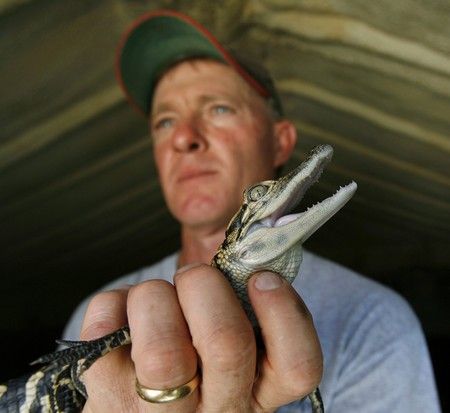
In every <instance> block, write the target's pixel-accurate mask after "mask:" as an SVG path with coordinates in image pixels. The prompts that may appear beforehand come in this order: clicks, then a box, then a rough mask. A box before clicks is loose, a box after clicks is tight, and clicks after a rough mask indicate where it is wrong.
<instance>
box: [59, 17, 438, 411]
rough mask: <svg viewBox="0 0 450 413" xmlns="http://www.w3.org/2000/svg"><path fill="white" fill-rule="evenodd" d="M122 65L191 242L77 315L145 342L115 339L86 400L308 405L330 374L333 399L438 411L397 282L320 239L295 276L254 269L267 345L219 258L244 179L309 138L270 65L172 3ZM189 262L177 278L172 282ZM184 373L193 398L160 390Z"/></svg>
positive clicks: (172, 205)
mask: <svg viewBox="0 0 450 413" xmlns="http://www.w3.org/2000/svg"><path fill="white" fill-rule="evenodd" d="M118 76H119V79H120V81H121V83H122V86H123V88H124V90H125V92H126V94H127V96H128V98H129V100H130V101H131V102H132V103H133V104H134V105H135V106H137V107H138V108H139V109H140V110H141V111H142V112H143V113H144V114H145V115H146V116H148V119H149V129H150V135H151V138H152V140H153V144H154V156H155V162H156V166H157V170H158V173H159V178H160V181H161V185H162V188H163V192H164V196H165V199H166V202H167V205H168V207H169V209H170V211H171V213H172V214H173V215H174V216H175V217H176V218H177V219H178V221H179V222H180V225H181V250H180V252H179V253H177V254H174V255H171V256H169V257H167V258H166V259H164V260H162V261H161V262H159V263H157V264H155V265H153V266H151V267H148V268H144V269H142V270H141V271H138V272H136V273H134V274H130V275H128V276H125V277H122V278H121V279H119V280H116V281H115V282H114V283H112V284H110V285H108V286H107V287H105V289H104V292H101V293H99V294H97V295H96V296H95V297H94V298H93V299H92V300H87V301H86V302H85V303H83V304H82V305H81V306H80V308H79V309H78V310H77V312H76V313H75V315H74V317H73V318H72V320H71V322H70V323H69V325H68V327H67V329H66V333H65V338H69V339H77V338H78V337H80V336H81V338H82V339H93V338H96V337H99V336H102V335H104V334H107V333H109V332H111V331H113V330H115V329H117V328H119V327H120V326H122V325H124V324H129V326H130V331H131V336H132V341H133V345H132V348H131V351H130V350H129V349H126V348H124V349H120V350H116V351H113V352H112V353H110V354H108V355H107V356H105V357H104V358H102V359H100V360H98V361H97V362H96V363H94V365H93V366H92V367H91V369H89V370H88V371H87V372H86V373H85V382H86V388H87V391H88V394H89V398H88V400H87V403H86V406H85V411H87V412H103V411H113V412H116V411H117V412H128V411H146V412H147V411H148V412H162V411H170V412H191V411H192V412H194V411H202V412H270V411H275V410H276V409H278V408H280V409H279V411H280V412H289V411H295V412H306V411H310V406H309V405H308V404H307V402H302V401H299V399H301V398H303V397H304V396H306V395H307V394H308V393H310V392H311V391H312V390H313V389H314V388H315V387H316V386H317V385H318V383H319V381H320V379H321V376H322V373H323V378H322V381H321V384H320V387H321V390H322V394H323V398H324V404H325V406H326V409H327V412H329V413H333V412H336V413H337V412H345V413H348V412H366V413H371V412H424V411H427V412H437V411H439V405H438V401H437V395H436V391H435V387H434V379H433V374H432V370H431V366H430V361H429V357H428V354H427V349H426V345H425V342H424V338H423V334H422V332H421V330H420V326H419V324H418V322H417V319H416V318H415V316H414V315H413V314H412V312H411V310H410V309H409V307H408V306H407V305H406V304H405V302H404V301H403V300H402V299H400V298H399V297H398V296H397V295H396V294H394V293H393V292H391V291H389V290H387V289H385V288H383V287H381V286H379V285H377V284H375V283H374V282H371V281H369V280H367V279H364V278H363V277H360V276H358V275H356V274H354V273H352V272H351V271H349V270H347V269H344V268H342V267H340V266H338V265H336V264H334V263H331V262H328V261H326V260H323V259H321V258H319V257H317V256H315V255H313V254H310V253H307V252H306V253H305V255H304V262H303V264H302V267H301V276H299V277H297V279H296V280H295V282H294V285H293V287H294V288H292V287H291V286H289V285H288V284H287V283H286V282H285V281H283V280H281V279H280V278H279V277H278V276H277V275H276V274H272V273H261V274H255V275H254V276H253V277H252V278H251V280H250V282H249V286H248V288H249V296H250V299H251V301H252V305H253V307H254V309H255V312H256V315H257V317H258V321H259V323H260V325H261V327H262V330H263V332H264V341H265V348H266V351H265V354H264V355H259V356H258V354H257V350H256V345H255V340H254V337H253V333H252V329H251V326H250V323H249V322H248V320H247V318H246V316H245V315H244V313H243V311H242V309H241V307H240V305H239V303H238V301H237V299H236V297H235V295H234V293H233V291H232V290H231V288H230V287H229V285H228V284H227V282H226V281H225V280H224V278H223V277H222V276H221V274H220V273H219V272H218V271H217V270H215V269H213V268H211V267H209V266H207V265H205V264H207V263H209V262H210V260H211V258H212V256H213V255H214V253H215V251H216V249H217V247H218V246H219V244H220V243H221V241H222V240H223V237H224V231H225V228H226V225H227V223H228V221H229V219H230V218H231V217H232V215H233V214H234V212H235V211H236V210H237V208H238V207H239V205H240V203H241V196H242V191H243V189H244V188H246V187H247V186H249V185H250V184H252V183H255V182H257V181H261V180H265V179H270V178H273V177H274V175H275V173H276V170H277V169H278V168H279V167H280V166H282V165H283V164H284V163H285V162H286V160H287V159H288V158H289V156H290V155H291V153H292V151H293V149H294V146H295V143H296V138H297V137H296V131H295V128H294V126H293V124H292V123H291V122H289V121H287V120H285V119H284V118H283V117H282V109H281V104H280V102H279V98H278V95H277V93H276V91H275V89H274V87H273V84H272V83H271V81H270V79H269V78H268V77H267V76H266V74H265V73H264V72H263V71H262V70H261V68H259V67H257V66H254V65H249V64H248V62H243V61H242V60H239V61H237V60H236V59H235V57H234V56H232V55H230V54H229V53H228V52H227V51H226V50H225V49H224V48H223V47H222V46H221V45H220V44H219V43H218V42H217V40H216V39H215V38H214V37H213V36H212V35H211V34H210V33H208V32H207V31H206V29H204V28H203V27H201V26H200V25H199V24H198V23H197V22H195V21H193V20H191V19H190V18H188V17H186V16H183V15H181V14H179V13H175V12H168V11H158V12H154V13H151V14H148V15H145V16H143V17H142V18H141V19H139V20H138V21H137V22H136V23H135V24H134V25H133V27H132V28H131V30H130V31H129V32H128V33H127V35H126V36H125V38H124V40H123V41H122V43H121V46H120V50H119V54H118ZM201 263H203V264H201ZM177 268H178V271H177ZM174 274H175V277H174V284H175V286H173V285H172V284H170V283H168V282H167V281H172V277H173V275H174ZM127 284H128V285H130V284H133V285H134V284H136V285H135V286H133V287H129V286H126V285H127ZM295 290H297V291H300V292H301V296H302V298H303V299H304V300H305V302H306V305H307V307H308V308H309V311H310V312H311V314H312V318H311V317H310V314H309V312H308V309H307V308H306V306H305V304H304V303H303V301H302V300H301V299H300V297H299V296H298V295H297V293H296V292H295ZM88 301H90V303H89V306H88V307H87V303H88ZM86 308H87V309H86ZM312 319H314V324H313V322H312ZM316 332H317V333H316ZM317 335H318V337H319V339H320V344H321V346H322V351H323V358H322V353H321V348H320V345H319V342H318V340H317ZM322 361H323V362H324V368H323V370H322ZM199 369H200V370H201V375H202V377H201V383H200V385H198V383H199V380H197V378H196V374H197V371H199ZM255 372H256V375H255ZM135 379H136V380H137V381H136V386H137V390H138V391H139V392H140V393H141V394H143V397H144V398H146V399H147V400H146V401H145V400H141V399H140V398H138V397H137V396H136V392H135V387H134V382H135ZM191 379H192V380H191ZM182 386H184V387H183V388H184V389H187V393H189V394H188V395H187V396H186V397H183V398H179V399H178V396H176V397H175V399H176V400H174V401H171V402H169V403H167V404H155V403H151V401H152V397H153V396H152V394H153V393H154V392H156V393H158V394H162V393H164V394H166V393H167V391H166V390H165V389H168V388H177V389H179V388H181V387H182ZM152 389H153V390H154V392H153V393H152V391H151V390H152ZM282 406H284V407H282Z"/></svg>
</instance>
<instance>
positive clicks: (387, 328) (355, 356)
mask: <svg viewBox="0 0 450 413" xmlns="http://www.w3.org/2000/svg"><path fill="white" fill-rule="evenodd" d="M176 258H177V255H176V254H173V255H170V256H168V257H166V258H165V259H163V260H161V261H160V262H158V263H156V264H154V265H152V266H150V267H145V268H143V269H141V270H139V271H136V272H134V273H132V274H129V275H126V276H123V277H121V278H119V279H117V280H115V281H114V282H112V283H110V284H108V285H106V286H105V287H104V288H102V290H109V289H113V288H118V287H121V286H123V285H125V284H137V283H139V282H142V281H145V280H149V279H156V278H159V279H165V280H168V281H170V282H171V281H172V277H173V274H174V273H175V270H176ZM293 285H294V287H295V289H296V290H297V291H298V292H299V294H300V295H301V297H302V298H303V300H304V301H305V303H306V305H307V306H308V308H309V310H310V312H311V314H312V316H313V318H314V323H315V326H316V329H317V332H318V335H319V338H320V342H321V345H322V351H323V354H324V366H325V367H324V375H323V379H322V383H321V385H320V390H321V393H322V397H323V400H324V405H325V411H326V412H327V413H353V412H357V413H386V412H389V413H416V412H417V413H419V412H420V413H423V412H427V413H436V412H440V407H439V401H438V396H437V392H436V386H435V381H434V375H433V371H432V367H431V363H430V358H429V354H428V350H427V346H426V342H425V339H424V336H423V332H422V329H421V327H420V324H419V322H418V320H417V318H416V316H415V315H414V313H413V312H412V310H411V308H410V307H409V305H408V304H407V303H406V302H405V300H404V299H402V298H401V297H400V296H398V295H397V294H396V293H394V292H393V291H391V290H389V289H388V288H386V287H383V286H381V285H380V284H378V283H376V282H374V281H372V280H369V279H367V278H365V277H362V276H361V275H359V274H356V273H354V272H352V271H350V270H348V269H347V268H344V267H342V266H340V265H338V264H336V263H333V262H331V261H328V260H325V259H323V258H321V257H319V256H317V255H314V254H312V253H310V252H308V251H304V254H303V263H302V265H301V268H300V275H299V276H298V277H297V278H296V279H295V281H294V283H293ZM88 302H89V298H88V299H86V300H85V301H83V302H82V303H81V304H80V306H79V307H78V308H77V310H76V311H75V313H74V314H73V316H72V318H71V320H70V322H69V323H68V325H67V327H66V329H65V332H64V338H65V339H72V340H77V339H78V338H79V332H80V328H81V323H82V320H83V316H84V313H85V310H86V306H87V303H88ZM310 411H311V410H310V405H309V402H308V401H303V402H300V401H299V402H295V403H291V404H290V405H288V406H285V407H282V408H280V409H279V410H278V412H280V413H288V412H310Z"/></svg>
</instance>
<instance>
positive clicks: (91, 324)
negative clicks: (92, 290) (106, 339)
mask: <svg viewBox="0 0 450 413" xmlns="http://www.w3.org/2000/svg"><path fill="white" fill-rule="evenodd" d="M126 294H127V293H126V291H125V290H111V291H103V292H100V293H98V294H96V295H95V296H94V297H93V298H92V300H91V301H90V302H89V305H88V307H87V310H86V314H85V318H84V322H83V327H82V330H81V334H80V337H81V339H83V340H93V339H96V338H99V337H101V336H104V335H105V334H108V333H111V332H112V331H114V330H116V329H117V328H119V327H121V326H122V324H123V322H121V318H120V316H119V314H120V312H121V310H122V309H124V308H125V301H126ZM122 307H123V308H122Z"/></svg>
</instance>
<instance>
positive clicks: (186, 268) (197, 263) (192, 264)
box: [175, 262, 202, 275]
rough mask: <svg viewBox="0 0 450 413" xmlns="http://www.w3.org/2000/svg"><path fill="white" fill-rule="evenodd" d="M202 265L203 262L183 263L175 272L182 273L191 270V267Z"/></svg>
mask: <svg viewBox="0 0 450 413" xmlns="http://www.w3.org/2000/svg"><path fill="white" fill-rule="evenodd" d="M200 265H202V263H201V262H192V263H190V264H186V265H183V266H182V267H180V268H178V270H177V271H176V272H175V275H176V274H181V273H183V272H185V271H187V270H190V269H191V268H194V267H198V266H200Z"/></svg>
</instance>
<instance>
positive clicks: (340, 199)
mask: <svg viewBox="0 0 450 413" xmlns="http://www.w3.org/2000/svg"><path fill="white" fill-rule="evenodd" d="M332 156H333V148H332V147H331V146H329V145H321V146H318V147H316V148H315V149H314V150H313V151H312V152H311V155H310V156H309V157H308V159H307V160H306V161H304V162H303V163H302V164H301V165H299V166H298V167H297V168H295V169H294V170H292V171H291V172H290V173H288V174H287V175H286V176H284V177H282V178H280V179H278V180H277V181H274V182H273V184H272V186H271V188H270V189H269V191H268V196H269V199H268V201H267V203H266V204H265V206H264V207H263V208H262V209H261V211H260V213H259V214H258V216H255V221H254V223H253V224H252V225H250V227H249V228H248V231H247V234H246V236H245V237H244V238H246V239H245V244H247V243H248V244H251V243H253V242H255V241H256V239H262V238H268V239H271V240H279V241H277V242H278V244H276V243H275V241H274V242H270V244H271V245H270V248H271V250H272V251H266V254H267V258H269V257H271V256H273V255H275V254H282V253H283V252H285V251H286V250H287V249H289V248H291V247H292V246H293V245H295V244H297V243H303V242H304V241H306V240H307V239H308V238H309V236H310V235H311V234H313V233H314V232H315V231H316V230H317V229H318V228H320V227H321V226H322V225H323V224H324V223H325V222H326V221H328V220H329V219H330V218H331V217H332V216H333V215H334V214H335V213H336V212H338V211H339V210H340V209H341V208H342V207H343V206H344V205H345V204H346V203H347V202H348V201H349V200H350V198H351V197H352V196H353V194H354V193H355V191H356V188H357V185H356V183H355V182H351V183H349V184H348V185H346V186H343V187H341V188H339V190H338V191H337V192H336V193H335V194H334V195H332V196H330V197H328V198H326V199H324V200H323V201H321V202H318V203H316V204H315V205H313V206H311V207H309V208H308V209H306V210H305V211H303V212H300V213H295V214H292V213H291V212H292V211H293V210H294V209H295V208H296V207H297V206H298V205H299V203H300V201H301V200H302V198H303V196H304V194H305V193H306V191H307V190H308V188H310V187H311V185H313V184H314V183H315V182H317V181H318V179H319V177H320V175H321V174H322V172H323V170H324V169H325V167H326V165H327V164H328V163H329V162H330V160H331V158H332ZM281 240H282V242H281Z"/></svg>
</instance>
